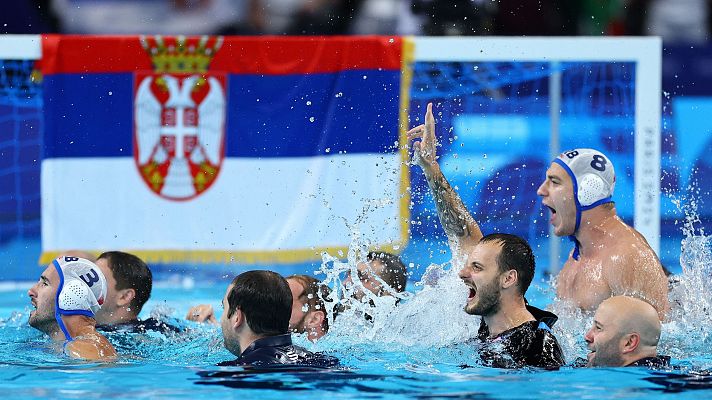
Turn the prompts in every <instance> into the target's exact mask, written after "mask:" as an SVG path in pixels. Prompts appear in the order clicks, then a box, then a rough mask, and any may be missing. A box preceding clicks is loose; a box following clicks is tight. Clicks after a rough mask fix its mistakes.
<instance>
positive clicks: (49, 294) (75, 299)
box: [27, 256, 116, 361]
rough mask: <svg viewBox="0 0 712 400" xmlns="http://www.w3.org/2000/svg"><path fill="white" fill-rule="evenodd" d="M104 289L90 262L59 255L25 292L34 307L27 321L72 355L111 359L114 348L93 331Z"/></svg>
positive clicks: (102, 300) (97, 272)
mask: <svg viewBox="0 0 712 400" xmlns="http://www.w3.org/2000/svg"><path fill="white" fill-rule="evenodd" d="M106 290H107V289H106V278H104V274H103V273H102V272H101V270H100V269H99V268H98V267H97V266H96V265H95V264H94V263H92V262H91V261H89V260H85V259H83V258H78V257H69V256H64V257H59V258H57V259H56V260H54V261H53V262H52V264H50V265H49V266H48V267H47V268H46V269H45V270H44V272H42V275H40V279H39V280H38V281H37V283H35V284H34V285H33V286H32V287H31V288H30V290H29V291H28V292H27V294H28V295H29V296H30V301H31V303H32V305H33V306H34V307H35V310H34V311H32V312H31V313H30V319H29V324H30V326H32V327H33V328H35V329H37V330H39V331H42V332H44V333H45V334H47V335H49V337H50V338H52V340H54V341H57V342H59V341H64V352H65V353H66V354H67V355H68V356H70V357H72V358H80V359H86V360H99V361H105V360H113V359H115V358H116V350H114V347H113V346H112V345H111V343H109V341H108V340H106V338H105V337H104V336H102V335H101V334H100V333H99V332H97V331H96V320H95V319H94V313H95V312H97V311H98V310H99V309H100V308H101V304H102V303H103V302H104V298H105V297H106Z"/></svg>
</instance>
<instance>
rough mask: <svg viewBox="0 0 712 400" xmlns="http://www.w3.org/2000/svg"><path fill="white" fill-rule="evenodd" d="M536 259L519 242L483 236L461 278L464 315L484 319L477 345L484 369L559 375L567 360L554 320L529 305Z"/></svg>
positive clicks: (504, 236) (514, 238) (507, 237)
mask: <svg viewBox="0 0 712 400" xmlns="http://www.w3.org/2000/svg"><path fill="white" fill-rule="evenodd" d="M534 268H535V264H534V254H533V253H532V250H531V248H530V247H529V244H527V242H526V241H525V240H524V239H522V238H519V237H517V236H514V235H508V234H501V233H496V234H491V235H487V236H484V237H483V238H482V239H481V240H480V241H479V243H478V244H477V245H475V246H474V249H473V251H472V252H471V253H470V255H469V257H468V259H467V262H466V264H465V266H464V267H463V268H462V270H461V271H460V274H459V275H460V278H461V279H462V280H463V282H464V283H465V285H467V286H468V287H469V291H470V293H469V296H468V299H467V304H466V305H465V312H467V313H468V314H472V315H481V316H482V323H481V325H480V329H479V332H478V335H477V339H476V341H477V342H478V344H479V345H480V357H481V359H482V362H483V363H484V364H485V365H488V366H492V367H497V368H520V367H525V366H530V367H540V368H547V369H556V368H558V367H560V366H562V365H564V359H563V356H562V352H561V347H560V346H559V343H558V341H557V340H556V337H554V335H553V334H552V333H551V330H550V329H551V326H552V325H553V323H554V322H555V321H556V316H555V315H554V314H552V313H550V312H546V311H543V310H539V309H537V308H535V307H532V306H529V305H527V304H526V300H525V299H524V294H525V293H526V291H527V288H528V287H529V284H530V283H531V281H532V278H533V276H534Z"/></svg>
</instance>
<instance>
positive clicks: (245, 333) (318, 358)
mask: <svg viewBox="0 0 712 400" xmlns="http://www.w3.org/2000/svg"><path fill="white" fill-rule="evenodd" d="M222 304H223V309H224V311H223V313H222V317H221V318H220V325H221V327H222V334H223V341H224V343H225V347H226V348H227V349H228V350H229V351H230V352H231V353H233V354H235V355H236V356H238V358H237V359H236V360H234V361H226V362H222V363H220V364H218V365H220V366H233V365H236V366H260V367H270V366H277V365H287V366H293V367H315V368H328V367H334V366H337V365H338V363H339V361H338V360H337V359H336V358H334V357H330V356H326V355H323V354H321V353H312V352H309V351H307V350H305V349H303V348H302V347H299V346H295V345H293V344H292V337H291V334H290V333H289V317H290V315H291V314H292V293H291V291H290V289H289V284H288V283H287V281H286V280H284V278H282V277H281V276H279V274H277V273H275V272H272V271H248V272H243V273H242V274H240V275H238V276H237V277H236V278H235V279H234V280H233V281H232V283H231V284H230V286H229V287H228V288H227V291H226V292H225V297H224V298H223V301H222Z"/></svg>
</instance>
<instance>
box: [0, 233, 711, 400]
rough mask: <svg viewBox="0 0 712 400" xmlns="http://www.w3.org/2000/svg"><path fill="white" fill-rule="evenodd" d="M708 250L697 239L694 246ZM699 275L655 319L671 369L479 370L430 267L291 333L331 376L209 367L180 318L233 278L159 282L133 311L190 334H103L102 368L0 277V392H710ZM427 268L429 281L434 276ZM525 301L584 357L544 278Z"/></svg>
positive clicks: (214, 339) (578, 334)
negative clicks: (399, 299) (333, 366)
mask: <svg viewBox="0 0 712 400" xmlns="http://www.w3.org/2000/svg"><path fill="white" fill-rule="evenodd" d="M708 245H709V243H702V244H701V245H700V246H701V247H700V249H701V250H700V249H697V250H695V251H704V249H705V246H708ZM695 260H697V259H695ZM695 260H693V261H695ZM693 261H691V262H693ZM697 261H700V260H697ZM703 267H704V266H703ZM705 271H706V270H705V269H704V268H702V269H701V270H693V271H687V272H686V273H685V274H683V275H682V278H683V283H682V284H681V285H680V286H679V289H678V291H677V292H673V294H671V297H672V298H675V296H678V297H677V298H678V305H677V307H678V310H679V312H678V313H677V314H675V316H673V318H672V321H671V322H669V323H666V324H665V325H664V327H663V338H662V341H661V345H660V352H661V353H663V354H668V355H670V356H672V357H673V364H674V366H675V367H676V368H675V369H672V370H671V371H650V370H647V369H643V368H600V369H586V368H573V367H564V368H562V369H561V370H559V371H553V372H552V371H538V370H519V371H511V370H499V369H493V368H486V367H482V366H478V361H477V360H478V357H477V354H476V351H475V349H474V348H473V346H471V345H468V344H466V343H464V342H465V341H466V340H467V338H468V337H472V336H473V335H474V333H475V331H476V327H477V326H478V323H479V320H478V318H477V317H472V316H468V315H466V314H465V313H464V312H462V308H461V307H462V304H463V296H464V293H460V292H461V291H460V290H458V284H459V282H457V279H456V277H454V275H453V274H452V271H448V270H447V268H445V269H438V270H437V271H436V272H438V273H439V276H440V279H439V281H438V282H435V283H430V284H420V283H418V284H414V283H413V282H410V283H409V288H410V293H411V294H410V295H409V298H408V299H406V301H404V302H403V304H402V305H400V306H398V307H397V308H393V309H390V310H387V316H388V318H380V317H381V316H380V315H376V318H374V320H376V321H377V322H376V323H375V324H374V325H373V326H366V325H359V324H353V321H348V319H346V320H344V321H341V322H339V320H338V319H337V320H336V321H335V324H334V325H333V326H332V331H331V332H330V333H329V335H327V336H326V337H325V338H324V339H323V340H321V341H320V342H318V343H317V344H312V343H310V342H308V341H306V340H305V339H304V338H302V337H295V341H296V342H297V343H298V344H300V345H302V346H305V347H307V348H309V349H312V350H318V351H325V352H328V353H330V354H333V355H336V356H337V357H339V358H340V359H341V360H342V362H343V365H344V368H343V369H342V370H338V371H328V372H304V371H289V370H284V371H281V370H280V371H271V372H267V373H256V372H254V371H244V370H240V369H235V368H232V369H226V368H220V367H216V366H215V364H216V363H217V362H220V361H224V360H231V359H234V358H235V357H234V356H233V355H232V354H230V353H229V352H228V351H227V350H225V349H224V348H223V346H222V337H221V333H220V331H219V328H218V327H216V326H202V325H197V324H193V323H187V322H184V321H183V320H182V317H183V316H184V315H185V314H186V312H187V310H188V308H189V307H190V306H191V305H194V304H198V303H209V304H213V306H214V307H217V310H220V306H219V303H220V299H221V297H222V295H223V293H224V290H225V288H226V287H227V285H228V283H229V279H230V278H231V277H227V276H226V277H225V279H218V280H216V281H213V282H209V283H208V282H194V281H193V280H192V279H186V278H182V279H172V280H167V281H162V282H159V283H157V284H156V285H155V286H154V292H153V296H152V298H151V300H150V301H149V302H148V303H147V304H146V306H145V308H144V311H143V313H142V316H143V317H147V316H149V315H153V316H158V317H160V318H164V319H169V320H172V321H174V322H175V323H177V324H185V325H186V326H187V327H188V330H187V331H186V332H184V333H180V334H176V335H173V336H163V335H161V334H158V333H151V334H146V335H133V336H131V335H130V336H125V334H124V335H122V334H112V336H109V338H110V340H111V341H112V342H113V343H114V344H115V345H116V346H117V349H118V350H119V352H120V354H121V358H120V360H119V361H118V362H116V363H109V364H101V363H87V362H80V361H72V360H68V359H66V358H65V357H64V356H62V355H60V354H59V352H58V346H57V345H54V344H52V343H49V342H48V340H47V338H46V337H44V336H43V335H42V334H40V333H39V332H37V331H35V330H33V329H31V328H29V327H28V326H27V316H28V314H29V311H30V303H29V299H28V297H27V294H26V290H27V287H28V284H27V283H24V284H23V283H18V284H10V283H4V284H3V286H2V287H0V392H1V393H2V397H3V398H77V399H79V398H81V399H94V398H97V399H98V398H102V399H104V398H138V399H142V398H150V399H156V398H191V399H200V398H265V399H271V398H275V399H282V398H296V399H300V398H305V399H306V398H309V399H313V398H334V399H351V398H358V399H361V398H369V399H376V398H387V399H400V398H442V399H450V398H458V399H470V398H473V399H474V398H477V399H480V398H502V399H507V398H511V399H521V398H546V399H551V398H580V399H587V398H604V397H605V398H651V397H653V398H665V397H670V398H673V397H674V398H676V399H677V398H701V397H708V398H709V397H712V377H710V376H704V375H698V374H697V372H698V371H703V370H709V369H710V368H712V356H710V354H711V352H710V350H709V348H710V344H712V334H710V327H711V326H712V321H711V318H710V314H709V310H710V308H709V306H710V305H709V302H710V300H709V296H708V298H703V297H700V296H704V295H705V294H709V293H710V292H709V279H707V280H706V281H705V280H704V274H705V273H707V272H705ZM431 272H432V271H431ZM426 275H428V279H431V280H432V279H433V277H434V276H437V275H438V274H432V273H431V274H426ZM676 293H677V294H676ZM680 293H682V294H680ZM528 298H529V300H530V302H532V303H533V304H535V305H538V306H546V305H550V306H551V307H553V308H554V309H555V310H556V311H557V312H559V316H560V321H559V323H558V324H557V326H556V327H555V330H554V333H555V334H556V335H557V337H558V338H559V340H560V342H561V344H562V348H563V349H564V353H565V356H566V359H567V361H568V362H571V361H572V360H574V359H575V358H576V357H578V356H584V355H585V346H584V343H583V339H582V335H583V333H584V331H585V330H586V328H587V327H588V325H589V323H590V317H588V316H584V315H579V314H577V313H575V312H571V311H570V310H568V309H567V308H566V307H565V306H562V305H561V304H558V303H555V302H553V298H552V293H551V290H549V285H548V284H547V283H546V282H542V281H540V282H538V283H536V284H535V285H534V286H532V288H530V290H529V292H528ZM552 302H553V303H552ZM379 318H380V319H379ZM348 324H351V325H348Z"/></svg>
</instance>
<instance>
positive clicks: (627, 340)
mask: <svg viewBox="0 0 712 400" xmlns="http://www.w3.org/2000/svg"><path fill="white" fill-rule="evenodd" d="M622 341H623V349H622V350H621V352H622V353H623V354H626V353H631V352H633V351H635V349H637V348H638V346H639V345H640V334H638V332H633V333H629V334H627V335H625V336H623V339H622Z"/></svg>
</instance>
